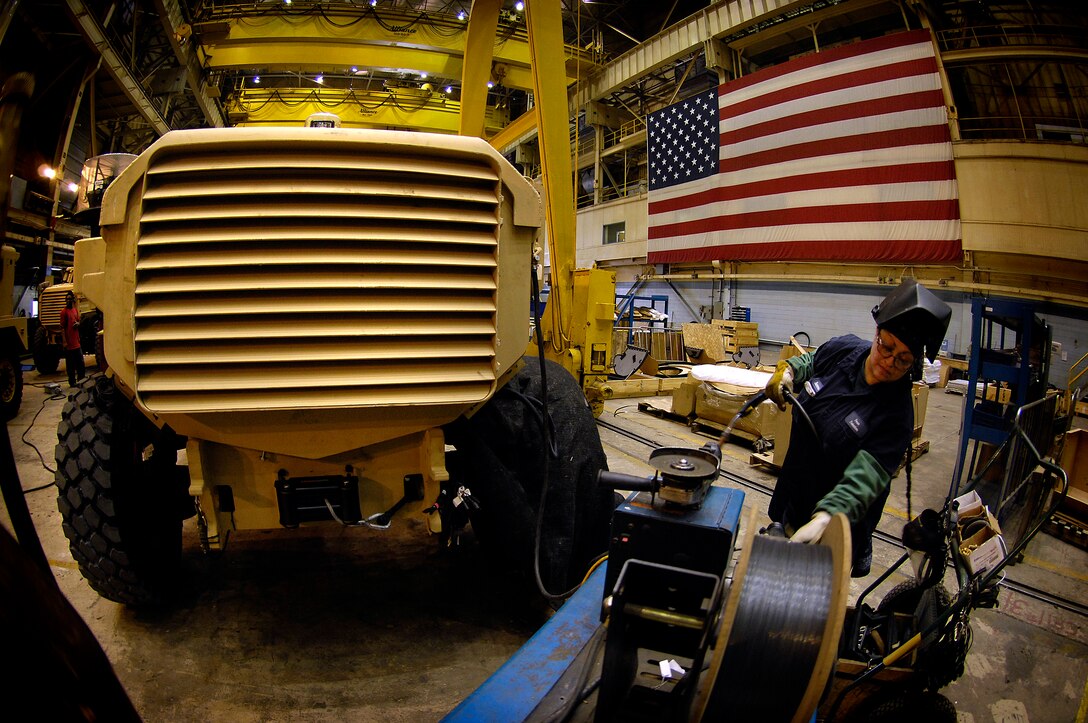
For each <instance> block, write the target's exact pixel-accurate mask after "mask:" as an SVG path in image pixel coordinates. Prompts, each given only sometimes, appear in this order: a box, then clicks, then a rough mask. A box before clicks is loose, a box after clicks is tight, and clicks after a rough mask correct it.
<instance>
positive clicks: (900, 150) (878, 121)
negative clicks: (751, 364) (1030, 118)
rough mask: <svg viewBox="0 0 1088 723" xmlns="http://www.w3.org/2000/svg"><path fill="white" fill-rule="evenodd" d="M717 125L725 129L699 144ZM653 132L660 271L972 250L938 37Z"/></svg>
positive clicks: (706, 105)
mask: <svg viewBox="0 0 1088 723" xmlns="http://www.w3.org/2000/svg"><path fill="white" fill-rule="evenodd" d="M708 114H709V115H708ZM715 120H716V121H717V127H716V128H715V127H714V125H715V124H714V121H715ZM708 122H709V125H710V129H711V130H712V131H716V132H711V133H710V134H709V137H707V136H705V135H704V136H703V137H700V136H699V135H698V131H700V130H702V129H704V128H705V127H706V123H708ZM647 125H648V139H647V143H648V159H649V160H648V162H649V172H650V197H649V232H648V237H649V241H648V248H647V261H649V262H650V263H677V262H692V261H710V260H802V259H822V260H827V259H835V260H841V261H876V262H935V261H952V260H958V259H959V258H960V256H961V241H960V222H959V203H958V195H957V190H956V177H955V169H954V167H953V162H952V144H951V139H950V136H949V132H948V118H947V112H946V110H945V104H944V97H943V95H942V93H941V85H940V76H939V75H938V73H937V62H936V58H935V56H934V51H933V46H932V43H931V41H930V37H929V34H928V32H925V31H911V32H905V33H898V34H895V35H889V36H885V37H882V38H877V39H875V40H868V41H863V42H860V43H854V44H852V45H848V46H842V47H838V48H833V49H830V50H825V51H823V52H820V53H815V54H812V55H809V56H805V57H803V58H798V59H796V60H793V61H790V62H788V63H784V64H782V65H778V66H775V67H772V68H767V69H765V70H762V71H759V72H757V73H753V74H752V75H750V76H746V77H743V78H740V79H738V80H736V81H732V82H730V83H726V84H724V85H722V86H719V87H718V89H717V90H714V91H709V92H706V93H702V94H700V95H698V96H694V97H692V98H688V99H686V100H684V101H681V102H680V103H677V104H675V105H672V106H669V107H668V108H665V109H663V110H660V111H658V112H656V113H653V114H651V115H650V117H649V119H648V123H647ZM708 155H709V157H710V158H712V159H714V161H716V163H710V164H708V163H706V162H705V159H706V158H707V157H708Z"/></svg>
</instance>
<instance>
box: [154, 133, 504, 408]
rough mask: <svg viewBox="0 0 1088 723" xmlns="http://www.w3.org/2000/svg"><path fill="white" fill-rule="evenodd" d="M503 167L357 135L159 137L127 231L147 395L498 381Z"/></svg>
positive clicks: (304, 393) (260, 395) (417, 395)
mask: <svg viewBox="0 0 1088 723" xmlns="http://www.w3.org/2000/svg"><path fill="white" fill-rule="evenodd" d="M500 189H501V185H500V182H499V176H498V172H497V170H496V169H494V168H493V167H492V165H491V163H490V162H489V161H488V159H487V158H477V157H471V156H469V157H466V156H463V155H461V156H457V155H453V154H451V156H450V157H448V158H444V157H441V151H437V152H436V151H435V150H434V149H427V150H414V148H413V147H411V146H409V147H399V148H393V149H390V148H389V147H387V146H371V145H370V144H362V143H358V142H355V143H342V142H341V143H334V142H330V143H328V144H324V143H322V144H310V143H306V144H305V146H303V147H300V146H299V144H287V143H284V144H283V147H282V148H267V147H260V148H258V147H252V146H247V145H245V144H244V143H239V144H237V145H234V144H224V143H216V144H214V145H213V144H209V145H208V146H206V147H201V146H196V147H191V146H181V147H172V148H171V147H168V148H166V149H164V150H163V152H160V153H158V154H157V155H156V156H155V157H153V158H152V159H151V160H150V165H149V166H148V170H147V172H146V177H145V179H144V188H143V196H142V204H143V205H142V209H141V215H140V231H139V238H138V241H137V260H136V286H135V289H136V301H135V328H134V339H135V364H136V387H137V392H138V394H139V395H140V397H141V399H142V400H143V403H144V404H145V405H146V406H147V407H148V408H149V409H151V410H152V411H156V412H199V411H214V410H226V409H243V410H244V409H269V408H277V409H291V408H310V407H330V406H360V405H362V406H370V405H382V406H388V405H407V404H464V403H471V402H475V401H479V400H481V399H485V398H486V397H487V395H488V394H489V393H490V391H491V389H492V387H493V385H494V382H495V369H494V365H493V360H494V356H495V345H496V333H497V332H496V279H497V259H498V253H497V246H498V234H499V227H500V226H499V216H500V208H499V201H500Z"/></svg>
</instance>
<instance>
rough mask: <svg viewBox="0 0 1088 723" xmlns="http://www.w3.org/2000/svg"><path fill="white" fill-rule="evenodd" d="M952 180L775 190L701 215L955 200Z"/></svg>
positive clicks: (684, 212)
mask: <svg viewBox="0 0 1088 723" xmlns="http://www.w3.org/2000/svg"><path fill="white" fill-rule="evenodd" d="M956 197H957V194H956V182H955V181H936V182H928V181H927V182H924V183H921V182H919V183H895V184H883V185H867V186H854V187H849V188H821V189H817V190H813V191H795V192H790V193H774V194H770V195H767V196H753V197H751V198H743V199H739V200H737V201H726V202H724V203H719V204H715V205H713V206H712V207H711V208H709V209H708V210H706V211H704V212H703V213H702V214H700V215H701V216H708V217H710V216H712V217H718V216H731V215H733V214H739V213H758V212H761V211H781V210H784V209H795V208H818V207H823V206H849V205H852V204H858V203H871V204H881V203H902V202H906V201H947V200H950V199H955V198H956ZM691 220H692V209H690V208H684V209H679V210H676V211H668V212H665V213H655V214H653V224H654V225H655V226H663V225H668V224H673V223H683V222H685V221H691Z"/></svg>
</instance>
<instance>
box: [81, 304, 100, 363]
mask: <svg viewBox="0 0 1088 723" xmlns="http://www.w3.org/2000/svg"><path fill="white" fill-rule="evenodd" d="M101 329H102V312H96V313H94V314H91V315H88V316H85V317H83V318H82V319H80V321H79V344H80V347H81V348H82V349H83V353H84V354H85V355H86V354H94V353H95V346H96V341H97V340H98V332H99V331H101Z"/></svg>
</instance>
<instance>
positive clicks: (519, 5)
mask: <svg viewBox="0 0 1088 723" xmlns="http://www.w3.org/2000/svg"><path fill="white" fill-rule="evenodd" d="M514 9H515V10H517V11H518V12H519V13H520V12H521V11H522V10H524V9H525V3H523V2H522V1H521V0H518V1H517V2H516V3H514Z"/></svg>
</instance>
